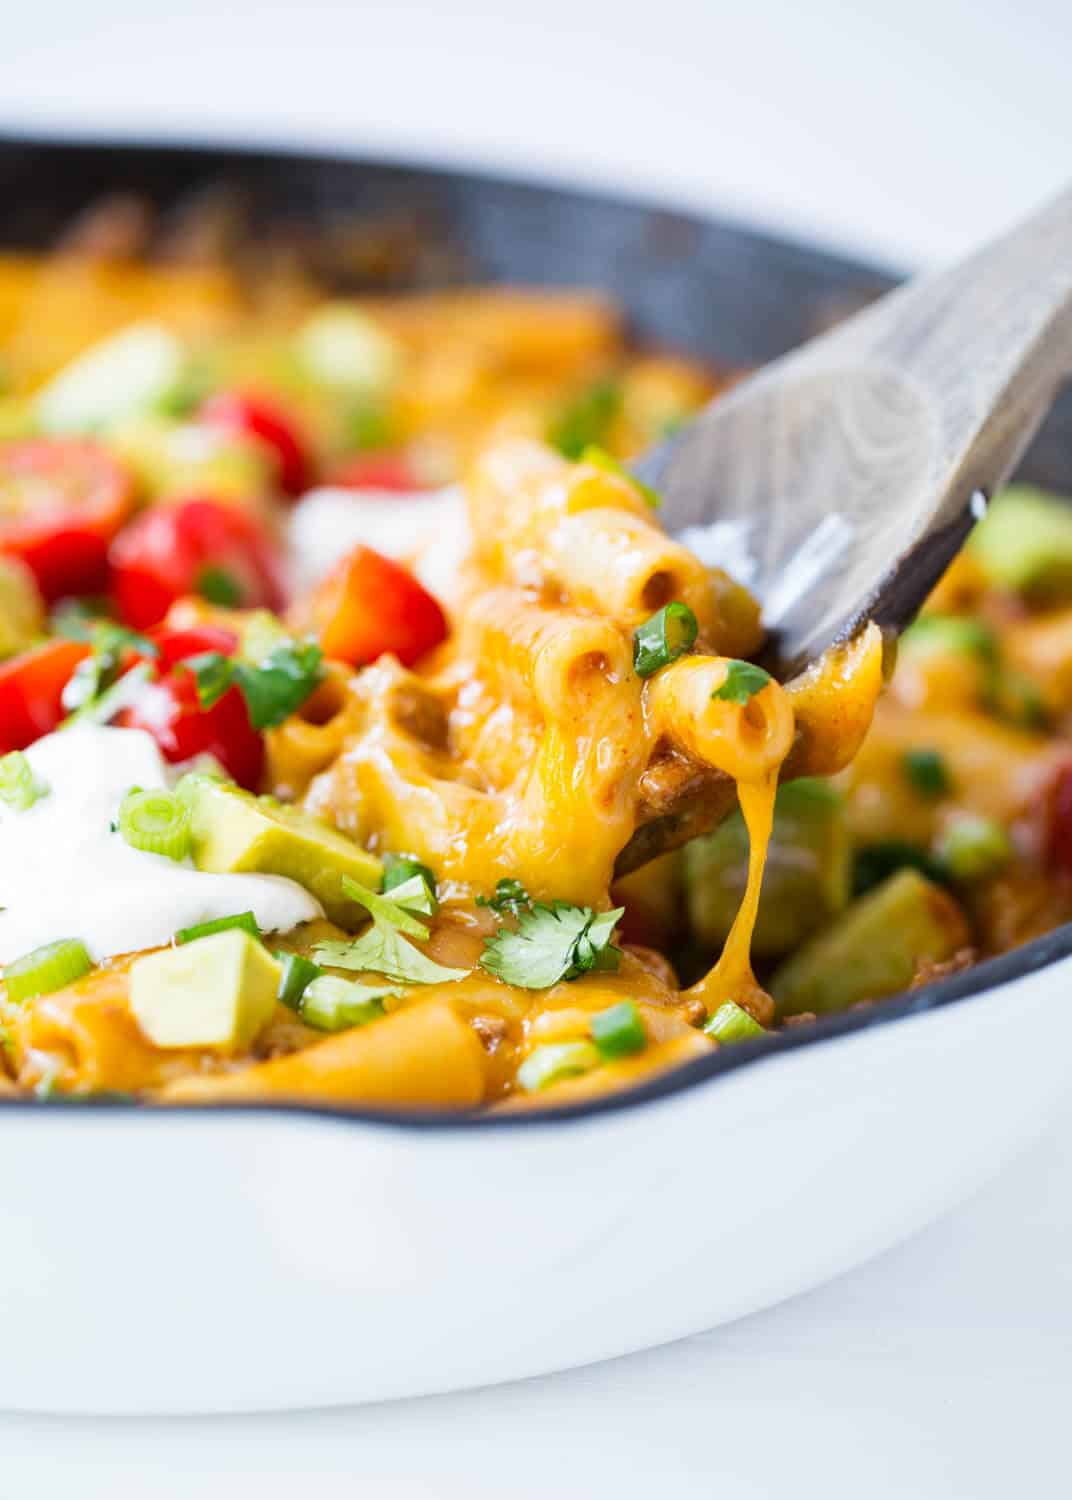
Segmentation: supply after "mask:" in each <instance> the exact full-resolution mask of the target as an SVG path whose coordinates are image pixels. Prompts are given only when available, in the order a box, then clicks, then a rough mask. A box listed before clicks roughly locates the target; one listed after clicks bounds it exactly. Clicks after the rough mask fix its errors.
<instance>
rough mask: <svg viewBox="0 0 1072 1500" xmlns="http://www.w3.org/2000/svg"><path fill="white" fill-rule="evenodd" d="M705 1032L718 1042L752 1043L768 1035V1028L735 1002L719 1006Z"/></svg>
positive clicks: (729, 1001) (730, 1001)
mask: <svg viewBox="0 0 1072 1500" xmlns="http://www.w3.org/2000/svg"><path fill="white" fill-rule="evenodd" d="M704 1031H705V1032H706V1033H707V1035H708V1036H709V1037H713V1038H714V1040H715V1041H716V1042H750V1041H751V1040H752V1038H753V1037H757V1036H766V1035H767V1031H766V1027H764V1026H761V1025H760V1024H759V1022H758V1021H757V1020H755V1019H754V1018H753V1017H752V1016H750V1015H749V1014H748V1012H747V1011H746V1010H745V1008H744V1006H743V1005H738V1004H737V1003H736V1002H735V1001H733V1000H727V1001H726V1002H725V1004H724V1005H720V1006H719V1008H718V1009H717V1010H716V1011H715V1013H714V1015H713V1016H712V1017H711V1019H710V1020H709V1021H708V1022H707V1025H706V1026H705V1027H704Z"/></svg>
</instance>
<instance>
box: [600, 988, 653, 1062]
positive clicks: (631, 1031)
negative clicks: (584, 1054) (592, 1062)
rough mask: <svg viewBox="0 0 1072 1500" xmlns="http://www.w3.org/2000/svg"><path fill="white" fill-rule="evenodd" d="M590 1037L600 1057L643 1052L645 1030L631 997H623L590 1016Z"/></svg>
mask: <svg viewBox="0 0 1072 1500" xmlns="http://www.w3.org/2000/svg"><path fill="white" fill-rule="evenodd" d="M592 1040H593V1041H594V1042H595V1044H596V1046H597V1047H598V1048H599V1051H600V1055H601V1056H603V1057H607V1058H610V1057H630V1056H632V1054H633V1053H634V1052H643V1050H644V1048H645V1047H646V1046H647V1045H648V1034H647V1032H646V1031H645V1030H644V1022H643V1020H642V1019H641V1015H640V1011H639V1010H638V1009H637V1006H636V1003H635V1002H634V1001H632V1000H622V1001H621V1002H620V1004H618V1005H611V1006H609V1007H608V1008H607V1009H606V1010H597V1011H596V1013H595V1015H594V1016H593V1017H592Z"/></svg>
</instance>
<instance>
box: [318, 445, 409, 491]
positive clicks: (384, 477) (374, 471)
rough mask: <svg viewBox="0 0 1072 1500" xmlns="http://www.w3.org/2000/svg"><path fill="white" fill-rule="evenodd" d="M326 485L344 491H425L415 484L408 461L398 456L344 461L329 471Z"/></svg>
mask: <svg viewBox="0 0 1072 1500" xmlns="http://www.w3.org/2000/svg"><path fill="white" fill-rule="evenodd" d="M327 482H328V484H337V485H340V486H341V487H342V488H343V489H346V490H395V491H397V492H398V493H399V494H410V493H416V492H419V491H421V490H425V489H427V488H428V486H427V485H425V484H421V482H420V481H419V480H418V478H417V476H416V475H415V474H414V472H413V467H412V465H411V464H410V462H409V460H408V459H406V458H403V457H402V455H401V454H398V453H359V454H358V455H357V456H356V457H354V458H344V459H343V460H342V461H341V462H340V463H339V464H337V465H336V466H335V468H333V469H332V470H331V471H330V473H329V474H328V476H327Z"/></svg>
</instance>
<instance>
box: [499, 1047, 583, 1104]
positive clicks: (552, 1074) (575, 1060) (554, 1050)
mask: <svg viewBox="0 0 1072 1500" xmlns="http://www.w3.org/2000/svg"><path fill="white" fill-rule="evenodd" d="M602 1061H603V1059H602V1058H601V1057H600V1055H599V1048H598V1047H597V1046H596V1045H595V1044H594V1043H593V1042H548V1043H546V1045H545V1046H543V1047H537V1048H536V1049H535V1051H533V1052H530V1053H529V1055H528V1057H526V1059H525V1061H524V1062H523V1063H522V1064H521V1066H520V1068H518V1070H517V1081H518V1083H519V1084H520V1085H521V1087H522V1088H523V1089H524V1090H525V1092H526V1093H527V1094H536V1093H539V1091H540V1090H541V1089H546V1088H550V1086H551V1085H552V1084H553V1083H561V1082H562V1081H563V1080H564V1079H566V1078H580V1077H581V1076H582V1074H584V1073H590V1072H591V1071H592V1069H593V1068H598V1067H599V1065H600V1063H601V1062H602Z"/></svg>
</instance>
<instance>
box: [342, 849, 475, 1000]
mask: <svg viewBox="0 0 1072 1500" xmlns="http://www.w3.org/2000/svg"><path fill="white" fill-rule="evenodd" d="M410 884H412V885H413V887H414V894H415V896H416V898H417V899H420V895H421V892H423V896H424V899H427V887H426V886H425V884H424V881H423V880H422V879H421V878H420V877H419V876H414V877H413V879H412V882H408V881H407V882H406V886H408V885H410ZM342 886H343V890H344V891H345V892H346V894H347V895H348V896H350V897H351V898H352V899H353V900H354V901H357V902H359V903H360V905H362V906H363V907H365V909H366V910H367V911H368V913H369V915H370V916H371V917H372V926H371V927H369V928H367V929H366V930H365V931H364V932H363V933H362V934H361V936H360V937H359V938H356V939H355V940H354V941H353V942H348V943H347V942H325V943H319V944H318V945H317V947H316V948H315V949H314V950H313V951H314V954H315V956H316V958H317V960H318V961H319V962H320V963H322V964H324V965H326V966H327V967H328V968H332V969H350V970H353V971H354V972H356V973H359V974H363V973H372V974H382V975H383V977H384V978H385V979H395V980H399V981H401V982H402V983H404V984H444V983H447V982H448V981H450V980H455V979H464V978H465V977H466V975H467V974H468V972H469V971H468V970H467V969H448V968H447V967H446V966H445V965H444V964H437V963H436V962H435V960H434V959H431V958H429V957H428V955H427V954H426V953H422V952H421V950H420V949H419V948H415V947H414V946H413V944H412V943H410V942H407V941H406V938H405V937H404V936H403V934H404V933H405V934H408V935H409V936H410V937H415V938H417V939H419V940H421V941H424V940H425V939H427V937H428V928H427V927H426V926H425V924H424V923H423V922H422V921H420V920H419V919H418V917H417V916H415V915H414V911H413V907H412V905H410V904H408V903H404V902H403V901H400V900H398V899H397V898H398V896H399V893H400V892H402V891H403V890H404V889H405V886H398V887H396V889H395V892H394V896H393V897H388V896H381V895H379V894H378V893H377V892H376V891H370V890H369V889H368V888H367V887H366V886H363V885H359V884H358V882H357V881H356V880H351V879H350V877H349V876H348V875H344V876H343V877H342ZM418 886H419V887H420V891H417V887H418Z"/></svg>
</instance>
